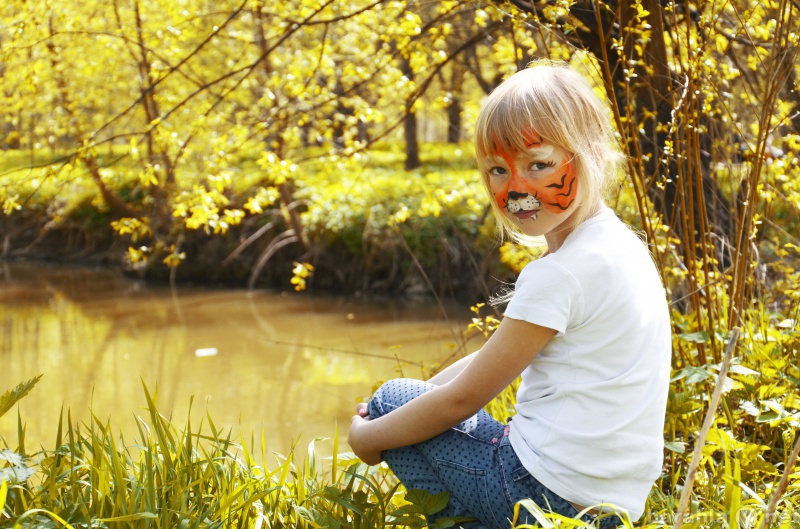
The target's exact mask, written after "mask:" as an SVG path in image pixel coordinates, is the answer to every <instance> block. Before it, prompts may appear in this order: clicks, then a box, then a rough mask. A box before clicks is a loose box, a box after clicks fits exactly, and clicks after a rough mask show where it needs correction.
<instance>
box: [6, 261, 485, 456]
mask: <svg viewBox="0 0 800 529" xmlns="http://www.w3.org/2000/svg"><path fill="white" fill-rule="evenodd" d="M465 309H468V307H449V308H446V309H445V310H444V311H443V310H441V309H440V308H438V306H437V304H436V303H435V302H434V301H433V300H418V301H409V300H396V301H391V302H389V301H378V300H364V299H355V298H334V297H318V296H311V295H308V294H295V293H291V294H289V293H280V292H264V291H256V292H248V291H245V290H218V289H208V288H189V287H178V289H177V291H176V292H175V293H172V292H171V291H170V290H169V289H168V288H165V287H160V286H153V285H149V284H146V283H144V282H141V281H136V280H132V279H129V278H124V277H122V276H120V275H119V274H117V273H115V272H113V271H105V270H97V269H87V268H72V267H64V266H47V265H42V264H30V263H24V264H23V263H0V393H3V392H5V391H7V390H8V389H11V388H12V387H14V386H16V385H17V384H19V383H20V382H23V381H25V380H29V379H31V378H33V377H34V376H36V375H39V374H44V376H43V377H42V379H41V380H40V381H39V383H38V384H37V386H36V387H35V388H34V389H33V390H32V392H31V393H30V394H29V395H28V396H26V397H25V398H23V399H22V400H21V401H20V403H19V405H18V406H17V407H15V408H14V409H12V410H11V411H9V412H8V413H6V414H5V415H4V416H3V417H0V436H1V437H3V438H4V439H5V442H6V443H8V445H10V446H11V447H12V448H14V447H16V445H17V411H19V414H20V416H21V417H22V420H23V423H24V424H25V426H26V447H27V449H28V450H29V451H30V450H35V449H37V448H39V447H40V446H42V447H44V448H47V449H53V448H54V442H55V436H56V431H57V427H58V420H59V413H60V411H61V409H62V407H63V410H64V419H65V420H66V412H67V411H68V410H69V411H70V413H71V414H72V418H73V422H76V421H81V422H86V421H88V420H89V419H90V417H91V413H94V415H95V416H97V417H98V418H99V419H100V420H102V421H104V422H107V421H110V423H111V426H112V429H113V430H114V431H117V432H121V433H122V434H123V436H124V438H125V441H126V442H127V443H133V441H134V440H135V438H137V437H138V430H137V428H136V419H135V417H137V416H139V417H142V418H143V419H145V420H146V422H148V423H149V418H148V417H147V411H146V410H145V406H146V399H145V393H144V389H143V386H146V387H147V388H148V390H150V391H151V392H155V391H156V390H157V407H158V409H159V411H160V412H161V413H162V414H163V415H167V416H169V415H170V414H171V415H172V418H173V423H174V424H176V425H177V426H179V427H183V426H184V425H185V423H186V421H187V418H189V417H190V416H191V419H192V425H193V428H194V429H196V428H197V425H198V424H199V423H200V420H201V419H202V420H206V424H207V419H204V418H205V417H206V414H208V416H210V417H211V419H212V420H213V421H214V424H215V426H216V427H217V428H218V429H219V428H225V430H226V431H227V430H228V429H233V433H234V436H237V435H242V436H243V437H244V439H245V440H246V441H247V442H248V443H249V441H250V439H251V436H253V435H254V436H255V439H256V442H257V443H259V444H260V441H259V439H260V437H261V435H262V434H263V436H264V440H265V443H266V446H267V451H268V452H269V451H273V452H277V453H280V454H288V453H289V450H290V449H291V448H292V446H293V445H296V446H297V449H298V450H299V451H300V452H301V453H305V447H306V445H307V444H308V442H310V441H311V440H312V439H314V438H318V437H321V438H332V437H333V436H334V433H335V431H336V430H335V428H336V424H337V422H338V424H339V428H340V430H342V431H341V432H340V439H342V440H343V439H345V438H346V431H347V427H348V426H349V422H350V417H351V416H352V414H353V412H354V409H355V404H356V403H357V402H359V401H360V400H363V399H364V398H366V397H367V396H368V395H369V394H370V393H371V391H372V389H373V388H374V387H375V386H376V384H377V383H378V382H379V381H381V380H386V379H388V378H392V377H395V376H398V375H399V374H401V373H402V374H404V375H405V376H413V377H419V376H421V375H422V367H421V366H422V365H424V366H426V367H429V368H430V367H433V366H434V365H436V364H437V363H442V362H447V361H448V359H451V360H452V359H455V358H459V357H460V356H462V355H464V354H467V353H469V352H472V351H474V350H476V349H477V348H478V347H480V345H481V340H480V339H471V340H465V339H464V333H465V330H466V327H467V322H468V321H469V317H470V314H469V312H468V310H465ZM445 313H447V315H445ZM192 397H193V398H194V401H193V403H191V401H192ZM190 403H191V406H190ZM204 431H205V433H208V429H207V428H206V429H205V430H204ZM341 450H347V447H346V445H345V444H342V446H341Z"/></svg>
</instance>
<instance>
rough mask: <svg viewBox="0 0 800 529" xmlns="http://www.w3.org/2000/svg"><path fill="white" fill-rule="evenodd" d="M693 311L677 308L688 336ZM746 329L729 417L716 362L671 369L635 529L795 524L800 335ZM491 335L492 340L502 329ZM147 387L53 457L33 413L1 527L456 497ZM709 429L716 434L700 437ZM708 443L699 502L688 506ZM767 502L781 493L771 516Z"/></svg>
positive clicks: (278, 524) (316, 513)
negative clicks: (652, 469) (192, 414)
mask: <svg viewBox="0 0 800 529" xmlns="http://www.w3.org/2000/svg"><path fill="white" fill-rule="evenodd" d="M686 318H687V317H686V316H683V315H681V314H678V313H673V323H674V324H675V326H676V327H677V328H680V327H681V326H682V325H684V324H685V322H684V321H682V320H683V319H686ZM747 320H748V321H749V322H751V323H750V324H748V325H747V326H746V327H744V328H743V329H742V332H741V337H740V338H739V339H738V340H737V341H735V342H734V344H733V345H734V348H733V349H732V351H733V362H732V364H731V366H730V370H729V371H728V373H727V376H725V377H724V378H723V379H722V388H723V389H724V391H723V392H722V394H721V395H722V397H721V401H720V406H719V407H718V409H714V408H712V407H711V406H710V404H709V403H710V402H711V395H712V393H713V392H714V390H715V388H716V387H717V383H718V380H719V376H718V375H719V373H720V369H721V366H720V364H718V363H709V364H704V365H700V366H691V365H687V366H684V367H679V368H677V369H676V370H675V371H674V372H673V379H672V382H671V388H670V397H669V403H668V409H667V421H666V428H665V439H666V441H667V450H666V451H665V455H666V458H665V464H664V472H663V474H662V476H661V478H660V479H659V480H658V481H657V483H656V484H655V486H654V487H653V489H652V492H651V494H650V497H649V499H648V504H647V510H646V513H645V515H644V516H643V518H642V519H641V520H639V521H638V522H637V523H636V524H633V523H631V522H630V521H629V520H627V519H626V518H624V513H622V514H623V520H624V525H625V526H626V527H634V526H635V527H646V528H653V529H655V528H659V527H675V526H676V524H677V522H678V517H680V518H681V523H682V527H684V528H713V527H719V528H734V527H736V528H753V529H758V528H761V527H780V528H789V527H796V526H797V524H798V522H799V521H800V520H798V515H797V514H796V512H797V506H798V504H799V503H800V474H798V473H797V470H796V468H795V461H794V460H793V459H792V455H793V454H792V452H793V448H794V449H796V448H797V446H798V445H796V444H795V443H796V438H797V436H796V432H797V428H798V426H799V425H800V367H798V366H800V358H798V355H800V329H798V326H797V321H796V320H793V319H789V318H786V317H784V316H782V315H780V314H775V313H767V312H766V311H764V310H763V309H754V310H753V312H752V313H751V314H748V318H747ZM485 327H486V329H485V330H486V332H487V333H488V332H491V320H487V321H486V322H485ZM479 330H483V329H481V328H479ZM718 338H719V340H718V341H717V342H716V343H717V344H718V345H712V343H711V341H710V337H709V336H708V335H707V334H704V333H696V332H692V333H681V334H676V335H675V337H674V340H675V341H674V348H675V349H676V351H682V352H683V354H698V349H699V348H701V347H706V348H708V347H721V348H723V347H724V346H725V345H726V343H727V342H729V341H730V338H731V337H730V334H729V333H726V332H719V336H718ZM37 382H38V379H34V380H31V381H28V382H26V383H23V384H20V385H19V386H17V387H16V388H13V389H12V390H9V391H8V392H6V394H5V395H3V396H2V398H0V410H5V411H8V410H10V409H12V408H13V406H14V404H15V403H16V402H17V401H18V400H19V399H21V398H23V397H24V396H25V395H26V394H27V393H28V392H29V391H31V389H32V388H33V386H34V385H35V384H36V383H37ZM143 392H144V398H145V408H144V409H145V410H146V413H145V414H144V416H143V417H140V418H139V419H138V429H137V431H136V432H135V436H134V437H133V438H131V437H127V436H125V435H123V434H122V433H121V432H118V431H115V429H114V427H113V425H112V424H110V423H103V422H102V421H100V420H99V419H98V418H97V417H94V416H93V418H92V420H91V421H90V422H89V423H88V424H75V423H74V422H73V421H72V419H71V417H70V415H69V413H67V417H66V421H64V420H63V419H64V418H63V416H62V417H61V418H59V419H58V421H57V426H55V428H54V429H55V430H56V434H55V436H54V438H55V443H54V446H52V447H50V448H46V449H45V448H43V449H40V450H38V451H30V450H29V447H26V445H25V426H24V421H23V419H22V418H20V419H19V427H18V432H17V438H18V443H17V445H16V446H14V447H12V446H10V445H9V438H8V437H6V436H0V449H2V451H0V468H2V470H1V472H2V474H0V476H2V481H3V485H2V490H0V506H2V514H1V515H0V527H20V528H27V527H30V528H33V527H73V528H77V527H85V528H90V527H131V528H139V527H142V528H145V527H147V528H149V527H157V528H166V527H186V528H195V527H196V528H200V527H203V528H215V527H226V528H228V527H236V528H245V527H247V528H284V527H308V528H315V527H330V528H354V529H355V528H364V529H367V528H371V529H374V528H384V527H411V528H414V527H424V526H425V522H424V516H423V515H424V514H425V513H433V512H437V511H438V510H440V509H441V508H442V507H443V506H444V504H445V503H446V501H447V497H446V496H444V497H442V496H431V495H430V494H425V493H421V492H419V491H410V492H409V491H406V490H405V489H404V488H403V487H402V486H401V485H400V484H399V483H398V482H397V480H396V479H395V478H394V477H393V476H392V474H391V472H389V471H388V469H387V468H386V467H385V466H378V467H368V466H366V465H364V464H363V463H361V462H359V461H358V459H357V458H355V456H354V455H353V454H352V453H350V452H346V451H342V450H341V449H340V447H339V446H338V444H337V442H336V439H338V435H337V432H336V431H335V428H336V427H335V426H334V425H331V429H332V438H333V439H334V443H333V449H332V452H331V453H330V454H326V455H325V456H321V455H320V454H319V453H318V450H317V448H316V444H315V443H314V442H312V443H311V444H310V445H309V446H308V448H307V450H305V451H301V450H299V449H293V450H292V451H291V452H290V453H289V454H286V455H279V454H273V453H271V451H270V449H269V447H268V446H266V445H265V443H264V440H263V439H261V440H258V439H254V438H253V439H250V440H249V442H246V441H245V440H244V439H241V438H237V437H234V436H233V435H232V433H231V432H230V431H228V432H224V431H222V430H221V429H219V428H217V427H216V426H215V425H214V422H213V420H212V418H211V417H210V416H206V418H205V420H204V421H202V422H201V423H200V424H197V425H194V424H191V422H190V421H188V420H187V421H186V422H185V423H184V424H183V425H182V426H180V427H178V426H177V421H175V420H174V419H173V418H171V417H168V416H165V415H163V414H162V413H160V412H159V410H158V407H157V395H156V394H155V393H151V392H150V391H149V390H148V389H147V388H146V387H145V388H144V389H143ZM513 403H514V396H513V389H509V390H507V391H505V392H504V393H503V394H502V395H500V396H499V397H498V398H497V399H496V400H495V401H493V402H492V403H491V404H490V405H489V406H488V410H489V411H490V413H493V414H494V415H495V416H498V417H505V416H507V415H508V414H509V413H510V408H511V407H512V406H513ZM62 415H63V414H62ZM704 420H705V421H706V422H708V425H709V426H710V429H709V430H708V434H707V436H706V437H705V438H700V437H699V432H700V431H701V424H702V423H703V422H704ZM698 444H699V445H700V448H699V449H697V453H698V454H700V458H699V459H698V460H697V474H696V479H695V481H694V483H693V487H692V491H691V495H690V496H688V497H687V498H688V499H689V500H690V501H689V502H688V507H687V509H686V510H685V511H683V512H679V510H678V506H679V502H680V499H681V496H682V494H683V491H684V484H685V483H686V480H687V470H688V468H689V465H690V462H691V461H692V453H693V451H694V450H695V448H696V446H697V445H698ZM795 456H796V454H795ZM782 479H784V480H785V481H786V483H785V485H786V486H785V487H783V485H782V484H781V480H782ZM776 490H777V491H778V492H777V495H776ZM771 500H778V501H777V503H776V504H775V505H774V507H772V508H771V507H770V502H771ZM518 508H522V509H524V508H527V509H531V510H533V511H535V512H537V515H538V517H539V519H540V524H541V526H542V527H585V524H582V523H581V522H579V521H578V520H573V519H565V518H563V517H559V516H556V515H550V514H547V513H542V512H538V511H536V507H535V506H533V505H532V504H530V503H525V502H523V503H522V504H521V505H520V506H519V507H518ZM765 520H767V521H770V522H771V525H770V524H766V523H765ZM452 522H453V520H445V521H441V522H440V523H439V524H437V527H447V526H448V523H452ZM762 523H764V525H763V526H762ZM518 527H519V528H522V527H525V526H522V525H520V526H518Z"/></svg>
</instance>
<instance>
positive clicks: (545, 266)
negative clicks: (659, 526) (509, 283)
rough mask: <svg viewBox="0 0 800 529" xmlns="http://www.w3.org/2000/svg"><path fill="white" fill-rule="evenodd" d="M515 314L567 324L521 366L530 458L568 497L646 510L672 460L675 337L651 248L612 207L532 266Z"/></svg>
mask: <svg viewBox="0 0 800 529" xmlns="http://www.w3.org/2000/svg"><path fill="white" fill-rule="evenodd" d="M505 316H506V317H508V318H514V319H517V320H524V321H528V322H531V323H535V324H537V325H541V326H543V327H548V328H550V329H554V330H556V331H557V334H556V336H555V337H554V338H553V339H552V340H551V341H550V342H548V344H547V345H546V346H545V348H544V349H543V350H542V351H541V352H540V353H539V354H538V355H537V356H536V358H535V359H534V361H533V362H532V363H531V364H530V365H529V366H528V367H527V368H526V369H525V370H524V371H523V372H522V382H521V384H520V387H519V391H518V392H517V402H518V403H517V415H516V416H515V417H514V418H513V420H512V421H511V431H510V440H511V445H512V446H513V447H514V450H515V452H516V453H517V455H518V456H519V458H520V461H521V462H522V464H523V465H524V466H525V468H526V469H527V470H528V471H529V472H530V473H531V475H533V476H534V477H535V478H536V479H537V480H539V482H541V483H542V484H543V485H544V486H546V487H547V488H549V489H550V490H552V491H553V492H555V493H556V494H558V495H559V496H561V497H563V498H564V499H566V500H568V501H571V502H573V503H576V504H578V505H582V506H592V505H596V504H598V503H603V502H606V503H612V504H614V505H617V506H619V507H622V508H624V509H626V510H627V511H628V512H629V513H630V515H631V516H632V517H633V519H638V518H639V517H640V516H641V515H642V513H643V512H644V506H645V501H646V499H647V496H648V494H649V492H650V489H651V487H652V485H653V482H654V481H655V480H656V479H657V478H658V476H659V474H660V472H661V465H662V458H663V451H664V437H663V432H664V416H665V409H666V401H667V391H668V386H669V377H670V356H671V347H672V345H671V338H670V320H669V312H668V309H667V302H666V294H665V291H664V288H663V286H662V284H661V281H660V278H659V276H658V273H657V271H656V268H655V265H654V264H653V261H652V258H651V256H650V254H649V252H648V251H647V248H646V247H645V245H644V244H643V243H642V241H641V240H640V239H639V238H638V237H637V236H636V235H635V234H634V233H633V232H632V231H631V230H630V229H629V228H628V227H627V226H625V224H623V223H622V222H621V221H620V220H619V219H618V218H617V217H616V215H615V214H614V213H613V211H611V210H610V209H608V208H603V209H602V210H601V211H600V212H599V213H598V214H597V215H595V216H593V217H591V218H589V219H588V220H586V221H584V222H583V223H581V224H580V225H579V226H578V227H577V228H576V229H575V231H573V232H572V233H571V234H570V235H569V236H568V237H567V238H566V240H565V242H564V244H563V245H562V246H561V247H560V248H559V249H558V250H557V251H556V252H554V253H552V254H549V255H547V256H545V257H543V258H541V259H539V260H537V261H534V262H532V263H530V264H528V265H527V266H526V267H525V268H524V269H523V271H522V273H521V274H520V276H519V279H518V280H517V284H516V287H515V291H514V295H513V297H512V298H511V301H510V302H509V304H508V307H507V309H506V312H505Z"/></svg>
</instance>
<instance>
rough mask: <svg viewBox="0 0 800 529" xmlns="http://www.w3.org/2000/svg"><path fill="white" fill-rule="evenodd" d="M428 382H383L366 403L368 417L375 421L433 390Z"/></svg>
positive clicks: (413, 380)
mask: <svg viewBox="0 0 800 529" xmlns="http://www.w3.org/2000/svg"><path fill="white" fill-rule="evenodd" d="M433 387H434V385H433V384H431V383H430V382H424V381H422V380H416V379H413V378H395V379H392V380H388V381H386V382H384V383H383V384H382V385H381V386H380V387H379V388H378V390H377V391H375V394H374V395H373V396H372V398H371V399H370V401H369V403H368V410H369V417H370V418H371V419H377V418H378V417H382V416H384V415H386V414H387V413H389V412H390V411H392V410H395V409H397V408H399V407H400V406H402V405H403V404H405V403H406V402H409V401H411V400H412V399H414V398H416V397H418V396H420V395H422V394H423V393H425V392H426V391H429V390H430V389H431V388H433Z"/></svg>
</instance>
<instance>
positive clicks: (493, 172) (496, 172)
mask: <svg viewBox="0 0 800 529" xmlns="http://www.w3.org/2000/svg"><path fill="white" fill-rule="evenodd" d="M507 174H508V171H507V170H506V169H505V168H503V167H492V168H491V169H489V176H505V175H507Z"/></svg>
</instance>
